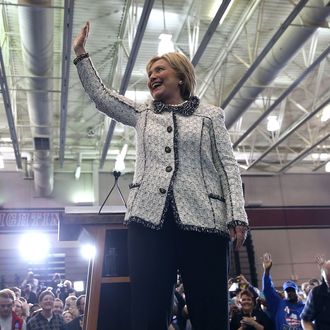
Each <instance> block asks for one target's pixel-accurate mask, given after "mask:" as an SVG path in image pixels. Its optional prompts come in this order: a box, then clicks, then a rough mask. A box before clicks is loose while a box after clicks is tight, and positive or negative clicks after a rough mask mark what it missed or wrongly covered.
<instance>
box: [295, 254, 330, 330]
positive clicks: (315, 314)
mask: <svg viewBox="0 0 330 330" xmlns="http://www.w3.org/2000/svg"><path fill="white" fill-rule="evenodd" d="M321 275H322V278H323V282H322V284H321V285H319V286H316V287H314V288H313V289H312V290H311V292H310V293H309V295H308V298H307V301H306V305H305V307H304V310H303V311H302V313H301V315H300V317H301V325H302V327H303V329H304V330H313V329H315V330H329V329H330V260H328V261H325V262H324V263H323V264H322V266H321Z"/></svg>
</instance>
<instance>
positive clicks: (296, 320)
mask: <svg viewBox="0 0 330 330" xmlns="http://www.w3.org/2000/svg"><path fill="white" fill-rule="evenodd" d="M262 264H263V268H264V274H263V278H262V282H263V293H264V295H265V298H266V302H267V308H268V311H269V313H270V315H271V318H272V320H273V321H274V322H275V328H276V330H283V329H294V330H296V329H297V330H298V329H302V327H301V324H300V321H301V320H300V314H301V312H302V310H303V308H304V304H303V303H302V302H301V301H299V300H298V286H297V284H296V283H295V282H293V281H286V282H284V283H283V290H284V298H282V297H281V296H279V295H278V293H277V292H276V290H275V288H274V285H273V283H272V279H271V276H270V269H271V267H272V258H271V255H270V254H269V253H265V254H264V255H263V263H262Z"/></svg>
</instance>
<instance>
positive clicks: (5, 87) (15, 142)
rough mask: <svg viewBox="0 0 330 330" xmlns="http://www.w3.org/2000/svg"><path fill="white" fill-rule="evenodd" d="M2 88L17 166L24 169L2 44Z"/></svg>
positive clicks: (0, 62) (0, 72)
mask: <svg viewBox="0 0 330 330" xmlns="http://www.w3.org/2000/svg"><path fill="white" fill-rule="evenodd" d="M0 90H1V93H2V97H3V103H4V106H5V110H6V115H7V121H8V127H9V132H10V138H11V142H12V144H13V148H14V154H15V159H16V166H17V168H18V169H22V158H21V153H20V150H19V144H18V140H17V134H16V128H15V122H14V117H13V111H12V107H11V102H10V95H9V89H8V84H7V78H6V71H5V64H4V61H3V56H2V48H1V46H0Z"/></svg>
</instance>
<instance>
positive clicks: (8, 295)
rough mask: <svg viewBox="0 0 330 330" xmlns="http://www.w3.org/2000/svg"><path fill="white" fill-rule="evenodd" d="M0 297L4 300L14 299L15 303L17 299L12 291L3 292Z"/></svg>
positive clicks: (0, 292) (4, 290) (5, 290)
mask: <svg viewBox="0 0 330 330" xmlns="http://www.w3.org/2000/svg"><path fill="white" fill-rule="evenodd" d="M0 297H1V298H4V299H12V301H13V302H14V300H15V299H16V296H15V293H14V292H13V291H12V290H10V289H3V290H1V291H0Z"/></svg>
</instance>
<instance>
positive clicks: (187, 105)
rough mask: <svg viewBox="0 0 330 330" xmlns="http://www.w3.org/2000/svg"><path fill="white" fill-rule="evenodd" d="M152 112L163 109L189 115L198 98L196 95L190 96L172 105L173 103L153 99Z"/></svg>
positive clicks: (194, 108)
mask: <svg viewBox="0 0 330 330" xmlns="http://www.w3.org/2000/svg"><path fill="white" fill-rule="evenodd" d="M153 104H154V112H155V113H162V112H164V111H169V112H171V111H173V112H177V113H180V114H181V115H183V116H191V115H192V114H193V113H194V112H195V110H196V109H197V107H198V105H199V98H198V97H197V96H192V97H190V98H189V99H188V100H186V101H185V102H183V103H181V104H178V105H173V104H164V103H163V102H161V101H154V102H153Z"/></svg>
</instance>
